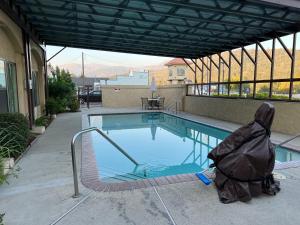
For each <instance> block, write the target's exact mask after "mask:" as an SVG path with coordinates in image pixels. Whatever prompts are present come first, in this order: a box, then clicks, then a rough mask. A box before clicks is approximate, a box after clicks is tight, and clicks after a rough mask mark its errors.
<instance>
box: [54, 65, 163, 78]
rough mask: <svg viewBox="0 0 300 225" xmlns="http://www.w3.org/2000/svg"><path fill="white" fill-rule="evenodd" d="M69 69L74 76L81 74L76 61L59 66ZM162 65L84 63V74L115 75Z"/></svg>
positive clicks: (89, 75)
mask: <svg viewBox="0 0 300 225" xmlns="http://www.w3.org/2000/svg"><path fill="white" fill-rule="evenodd" d="M59 67H60V68H64V69H66V70H69V71H70V73H71V74H74V75H75V76H81V73H82V66H81V64H77V63H70V64H63V65H60V66H59ZM163 67H164V66H163V65H154V66H145V67H129V66H128V67H127V66H108V65H104V64H100V63H99V64H96V63H94V64H86V65H85V68H84V74H85V76H86V77H113V76H116V75H122V74H128V73H129V72H130V71H131V70H134V71H145V70H150V71H157V70H160V69H162V68H163Z"/></svg>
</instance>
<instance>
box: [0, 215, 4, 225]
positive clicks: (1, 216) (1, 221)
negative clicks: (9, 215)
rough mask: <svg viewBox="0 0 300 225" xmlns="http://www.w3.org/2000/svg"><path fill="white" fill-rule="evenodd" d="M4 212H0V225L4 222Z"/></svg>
mask: <svg viewBox="0 0 300 225" xmlns="http://www.w3.org/2000/svg"><path fill="white" fill-rule="evenodd" d="M4 215H5V214H4V213H0V225H4V222H3V217H4Z"/></svg>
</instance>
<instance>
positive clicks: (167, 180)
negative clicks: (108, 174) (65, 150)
mask: <svg viewBox="0 0 300 225" xmlns="http://www.w3.org/2000/svg"><path fill="white" fill-rule="evenodd" d="M88 127H89V121H88V115H83V116H82V128H83V129H85V128H88ZM99 177H100V176H99V173H98V168H97V162H96V158H95V153H94V150H93V147H92V138H91V134H90V133H86V134H84V135H83V136H82V151H81V173H80V178H81V182H82V184H83V185H84V186H85V187H87V188H89V189H92V190H94V191H103V192H117V191H125V190H133V189H141V188H148V187H153V186H161V185H168V184H175V183H183V182H190V181H195V180H197V177H196V176H195V175H194V174H180V175H172V176H165V177H158V178H149V179H140V180H135V181H124V182H119V183H107V182H103V181H101V180H100V178H99Z"/></svg>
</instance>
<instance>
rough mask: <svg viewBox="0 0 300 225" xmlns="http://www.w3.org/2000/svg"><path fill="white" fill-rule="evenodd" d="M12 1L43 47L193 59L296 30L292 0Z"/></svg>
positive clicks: (297, 10) (298, 21)
mask: <svg viewBox="0 0 300 225" xmlns="http://www.w3.org/2000/svg"><path fill="white" fill-rule="evenodd" d="M14 2H15V6H16V7H17V8H19V10H20V12H21V13H22V14H23V15H25V16H26V19H27V21H28V22H29V23H30V24H31V26H32V27H33V28H34V29H35V31H36V33H37V34H38V37H39V40H40V41H43V42H45V43H46V44H47V45H59V46H68V47H77V48H87V49H97V50H106V51H116V52H126V53H137V54H145V55H158V56H170V57H184V58H197V57H203V56H206V55H211V54H214V53H219V52H222V51H226V50H231V49H234V48H238V47H241V46H245V45H249V44H252V43H255V42H257V41H263V40H267V39H270V38H274V37H276V36H282V35H286V34H290V33H294V32H298V31H299V30H300V3H299V2H298V3H297V1H295V0H283V1H276V0H264V1H261V0H243V1H241V0H240V1H238V0H16V1H14ZM278 2H280V3H278ZM298 4H299V5H298ZM298 6H299V7H298Z"/></svg>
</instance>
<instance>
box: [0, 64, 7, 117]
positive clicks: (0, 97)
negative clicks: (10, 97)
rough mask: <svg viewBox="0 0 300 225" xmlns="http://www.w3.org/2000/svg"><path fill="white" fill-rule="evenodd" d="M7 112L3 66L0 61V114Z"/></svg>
mask: <svg viewBox="0 0 300 225" xmlns="http://www.w3.org/2000/svg"><path fill="white" fill-rule="evenodd" d="M3 112H8V102H7V89H6V77H5V64H4V61H2V60H0V113H3Z"/></svg>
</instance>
